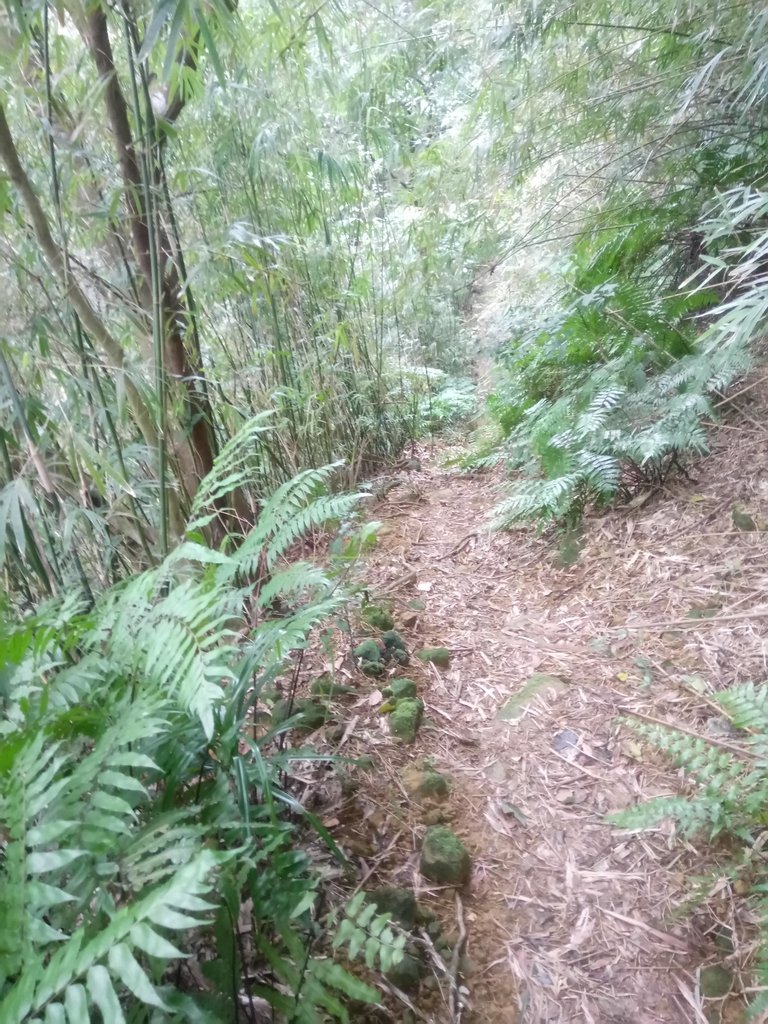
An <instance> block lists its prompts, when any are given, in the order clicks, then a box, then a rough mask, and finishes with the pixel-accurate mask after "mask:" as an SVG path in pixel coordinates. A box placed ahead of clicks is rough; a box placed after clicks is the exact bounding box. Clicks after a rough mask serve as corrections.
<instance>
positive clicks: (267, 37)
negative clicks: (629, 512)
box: [0, 0, 768, 1022]
mask: <svg viewBox="0 0 768 1024" xmlns="http://www.w3.org/2000/svg"><path fill="white" fill-rule="evenodd" d="M2 18H3V20H2V33H0V34H1V35H2V42H0V87H1V95H2V100H0V225H2V242H0V279H1V280H2V288H3V299H4V319H3V324H2V328H1V329H0V409H1V410H2V419H1V420H0V572H1V573H2V583H3V587H2V595H1V597H0V638H1V640H0V643H1V646H0V699H2V701H3V716H2V722H0V737H1V738H2V743H1V744H0V807H1V809H2V813H1V815H0V818H1V819H2V822H3V831H2V843H3V859H2V864H1V868H0V870H1V873H0V903H1V904H2V909H3V917H4V920H5V921H6V922H7V924H6V933H5V936H4V938H3V939H2V940H0V1017H2V1019H3V1020H5V1019H6V1018H7V1019H8V1020H9V1021H11V1020H18V1021H23V1020H38V1019H45V1020H46V1021H48V1020H50V1021H58V1020H64V1019H70V1020H74V1019H77V1020H86V1019H95V1020H97V1019H99V1018H101V1019H103V1020H107V1019H109V1020H117V1021H119V1020H121V1019H130V1020H135V1021H140V1020H150V1019H152V1020H154V1019H166V1018H173V1017H174V1016H175V1017H176V1018H178V1019H185V1020H200V1021H203V1020H231V1019H234V1016H235V1013H236V1012H237V1011H236V1008H237V1007H240V1011H239V1012H243V1013H245V1014H246V1015H247V1016H248V1017H249V1019H250V1018H254V1017H255V1016H256V1010H255V1006H256V1001H258V1000H260V999H265V1000H266V1001H267V1003H268V1004H269V1006H270V1007H271V1008H272V1009H273V1010H274V1012H275V1014H276V1015H277V1017H278V1018H279V1019H285V1020H291V1021H307V1022H313V1021H320V1020H322V1019H326V1018H327V1017H329V1016H330V1017H335V1018H336V1019H339V1020H344V1019H347V1016H348V1007H347V1005H346V1004H347V1003H348V1002H349V1000H355V999H356V1000H361V1001H365V1000H373V999H374V998H375V993H374V992H373V990H372V989H370V988H369V987H368V986H366V985H364V984H363V983H362V982H361V981H359V980H358V979H357V978H356V976H355V975H353V974H350V973H347V972H346V971H345V970H344V969H343V968H342V967H341V965H340V964H339V963H337V962H336V961H335V960H334V959H333V950H334V941H333V935H334V934H335V936H336V942H335V946H336V948H338V947H342V948H343V949H345V950H346V951H347V953H348V955H349V959H351V960H354V959H355V957H356V956H357V955H358V954H359V953H361V952H363V953H364V957H365V961H366V964H367V966H368V968H369V969H373V968H376V969H379V968H381V969H383V970H384V971H388V970H389V969H390V968H391V967H392V966H393V965H395V964H396V961H397V959H398V957H399V956H401V955H402V952H403V948H404V942H403V937H402V936H401V935H400V934H399V933H398V932H396V930H395V929H394V928H393V927H392V926H391V925H390V922H389V921H388V919H387V918H386V915H376V914H374V912H373V911H372V910H371V908H370V907H368V906H367V905H365V904H364V902H363V901H362V899H360V898H355V899H354V900H353V901H352V903H351V904H350V905H349V906H348V907H347V908H346V911H343V910H342V911H339V912H338V913H337V912H336V911H331V909H329V908H327V907H326V906H325V904H324V902H323V900H321V899H320V897H319V896H318V893H319V891H320V888H319V880H318V877H317V874H316V871H315V870H314V869H313V867H312V865H311V863H310V862H309V859H308V857H307V855H306V854H305V853H304V852H302V849H303V847H302V842H301V841H300V839H301V836H303V835H304V832H303V830H304V829H307V828H310V826H311V827H313V828H315V830H316V833H317V834H318V835H320V836H322V837H323V839H324V840H326V841H327V842H329V837H327V835H324V833H323V830H322V826H319V823H318V822H316V821H313V820H312V818H311V815H308V814H307V813H306V812H304V811H303V809H302V808H301V807H300V806H299V805H298V804H297V802H296V800H295V798H294V796H293V794H292V793H291V787H290V784H289V778H288V774H287V773H288V760H289V754H288V752H287V751H286V750H285V748H284V746H283V744H282V743H281V740H280V737H281V736H282V734H283V733H284V732H285V731H286V730H287V729H289V728H291V727H292V726H293V725H296V724H297V721H298V719H297V716H296V715H293V714H292V712H291V710H289V712H288V715H289V717H288V718H287V719H286V720H284V721H282V722H281V723H280V724H279V725H276V726H274V727H271V728H270V731H268V732H267V734H266V735H265V736H261V735H260V733H259V732H258V730H256V729H255V721H256V717H257V708H258V704H259V701H260V700H262V698H263V696H264V695H265V694H266V693H267V692H269V690H270V688H271V687H272V685H273V684H274V683H275V681H276V680H277V679H278V678H279V677H280V675H281V673H283V672H285V671H286V670H287V669H288V668H289V667H290V665H291V664H292V662H291V657H292V653H293V652H297V651H302V650H303V649H304V648H305V647H306V646H307V644H308V643H309V638H310V635H311V634H312V631H313V630H315V629H316V628H320V627H321V626H322V627H325V626H327V625H328V623H331V624H334V623H335V622H336V621H337V618H338V617H339V616H340V615H341V612H342V609H343V605H344V602H345V600H346V596H345V588H344V580H345V576H344V573H345V571H346V569H345V567H346V566H348V564H349V562H350V560H353V559H354V558H356V557H357V556H358V555H359V554H360V553H362V552H363V551H365V550H366V549H367V548H368V547H369V546H370V545H371V544H372V543H373V539H374V528H373V527H372V526H370V525H369V526H368V527H364V526H361V524H360V523H359V522H358V521H357V519H356V515H355V513H356V509H357V506H358V496H356V495H354V494H350V493H349V492H350V491H352V490H354V489H355V488H356V487H357V486H358V484H360V483H361V481H363V480H364V479H365V478H366V477H370V476H376V475H377V474H378V473H379V471H380V470H383V469H385V468H386V466H387V464H388V463H389V462H391V461H393V460H396V459H398V458H399V457H400V455H401V453H402V452H403V450H404V449H405V448H406V446H407V445H408V444H409V443H413V442H414V441H415V440H417V439H418V438H421V437H423V436H425V435H428V434H430V433H435V432H438V431H446V430H448V431H451V430H453V429H454V428H456V427H457V426H459V425H462V424H466V423H467V422H471V421H472V420H474V419H475V418H476V417H477V399H476V388H475V383H474V380H473V370H472V365H471V364H472V360H473V357H474V355H475V351H476V350H475V343H476V341H477V335H478V330H477V324H476V323H475V322H474V320H473V316H474V313H473V310H472V303H473V299H474V298H475V297H476V295H477V293H478V280H479V279H481V278H482V280H483V287H485V286H486V285H487V284H488V283H489V282H490V285H489V288H491V289H495V292H494V294H496V295H497V296H498V295H501V299H500V300H498V299H497V300H496V301H497V304H498V305H499V307H500V315H499V316H498V317H497V318H496V322H495V324H494V330H493V331H492V332H491V333H495V335H496V337H497V338H498V337H499V336H501V342H502V344H501V346H500V349H499V352H498V353H493V355H494V358H495V360H496V366H495V370H494V390H493V393H492V394H491V395H490V396H489V397H488V399H487V412H488V416H489V418H490V420H491V421H492V423H493V426H494V429H493V432H492V435H491V433H489V431H488V430H487V427H486V428H484V430H483V432H482V439H481V440H480V441H479V442H478V444H477V445H476V446H475V450H474V451H473V452H472V453H471V454H470V455H468V456H467V457H466V458H465V459H464V463H465V464H466V465H474V466H482V465H486V464H488V463H489V462H502V463H504V464H505V465H506V466H507V467H508V468H509V470H510V472H511V473H512V474H513V476H514V481H513V483H512V484H511V488H510V493H509V495H508V496H507V498H506V500H505V501H504V502H503V503H502V504H501V505H500V506H499V508H498V509H497V514H496V522H497V525H498V526H499V527H502V528H510V527H516V526H518V525H520V524H526V523H535V524H537V525H538V526H540V527H547V526H552V525H554V526H556V527H562V528H565V529H567V530H569V531H570V530H573V529H574V528H576V527H578V525H579V523H580V521H581V519H582V517H583V516H584V515H585V513H587V512H589V511H592V510H599V509H600V508H604V507H607V506H609V505H611V504H612V503H614V502H616V501H621V500H631V499H632V498H633V497H634V496H638V495H639V496H643V495H646V494H648V493H650V492H652V491H653V489H654V488H656V487H658V486H660V485H661V484H663V483H664V482H665V481H666V480H667V479H668V477H669V475H670V474H673V473H677V472H685V469H686V466H687V464H688V463H689V462H690V461H691V460H693V459H695V458H698V457H700V456H702V455H704V454H705V453H706V451H707V447H708V435H707V428H708V424H709V423H710V422H711V421H712V420H714V419H715V418H716V415H717V411H718V408H719V406H720V404H721V403H722V402H723V398H724V394H725V392H726V390H727V389H728V388H729V387H730V386H731V385H732V384H733V383H734V382H735V381H736V380H737V379H738V378H739V377H740V376H741V375H742V374H744V372H745V371H746V370H747V369H748V368H749V367H750V366H751V365H752V363H753V361H754V360H755V358H756V355H757V354H759V343H760V341H761V334H762V332H763V331H764V324H765V317H766V314H767V313H768V274H767V273H766V269H765V268H766V260H767V259H768V226H767V225H768V185H767V183H766V178H765V167H766V165H767V158H768V135H767V134H766V130H765V114H766V106H767V105H768V92H767V91H766V90H767V89H768V15H766V13H765V12H764V11H762V10H760V9H758V8H757V7H756V6H755V5H750V4H727V5H725V6H723V5H722V4H719V3H718V4H714V3H713V2H712V0H690V2H688V3H686V4H680V3H679V2H677V0H654V2H653V3H651V4H647V5H644V6H643V8H642V10H641V11H640V12H638V11H637V10H636V5H634V7H633V5H632V4H631V3H629V0H620V2H619V3H618V5H617V4H615V3H613V4H611V5H608V4H606V3H605V0H583V2H582V0H580V2H579V3H577V4H575V5H574V4H573V3H567V4H566V3H564V2H562V0H546V2H545V3H539V2H536V3H526V2H523V3H520V4H516V5H511V4H508V3H497V2H495V0H493V2H492V0H481V3H480V4H479V6H478V4H472V5H470V4H467V3H466V2H464V0H435V2H430V3H427V4H417V5H412V4H405V3H402V2H401V0H391V2H390V0H387V2H386V3H384V4H382V5H371V4H370V3H369V2H368V0H335V2H334V3H330V4H321V5H320V6H319V7H318V6H317V5H306V4H301V3H300V4H297V5H275V4H262V5H258V4H251V3H247V2H246V3H242V4H240V5H236V4H232V3H230V2H226V0H201V2H196V3H194V4H192V3H185V2H182V0H169V2H162V3H160V2H154V0H121V3H119V4H116V5H110V4H106V3H104V2H95V3H91V4H88V5H86V6H85V7H83V6H82V5H79V4H76V3H73V2H69V0H64V2H62V3H58V4H56V5H53V4H51V3H49V2H48V0H35V2H33V3H28V4H20V3H18V2H15V0H13V2H10V3H8V4H7V5H6V8H5V12H4V14H3V16H2ZM494 275H495V276H494ZM494 282H501V284H500V285H496V284H494ZM484 300H485V296H484ZM481 354H483V355H487V353H483V352H482V350H481ZM412 461H413V460H412ZM361 489H363V490H364V489H365V487H364V486H361ZM318 531H324V532H325V533H326V534H327V536H328V540H329V544H328V552H329V554H328V559H327V562H328V565H327V567H325V568H323V567H322V566H319V565H317V564H314V563H312V564H309V563H307V562H305V561H302V560H301V559H300V557H299V554H297V552H298V549H299V547H300V543H301V541H302V540H303V539H304V538H306V537H307V536H308V535H311V534H314V533H315V532H318ZM344 628H345V629H346V628H347V627H346V625H345V626H344ZM292 700H293V697H292V696H291V698H290V699H289V701H288V706H289V709H292V708H293V704H292ZM697 756H698V755H697ZM702 756H704V755H703V754H702ZM689 760H690V759H689ZM703 763H704V762H702V764H703ZM707 764H709V762H707ZM710 767H711V766H710ZM716 767H717V766H716ZM707 770H708V771H709V769H707ZM730 770H731V769H730V768H729V767H728V766H727V765H720V766H719V767H717V771H716V772H715V774H714V775H713V776H712V778H716V780H717V787H716V792H715V791H713V792H714V796H715V797H716V799H717V800H718V801H720V803H719V804H718V807H719V809H718V810H717V812H716V815H715V817H714V818H712V817H711V815H712V814H713V813H715V812H714V811H713V810H712V809H711V808H710V811H708V812H707V813H708V814H710V819H708V820H711V821H712V822H715V823H716V824H717V826H718V827H722V828H725V829H730V830H731V831H735V832H738V833H739V834H742V833H744V831H745V829H746V830H748V829H749V828H750V827H751V826H750V824H749V820H743V821H741V823H739V822H738V821H736V818H737V817H738V814H739V813H742V812H744V813H746V811H745V808H744V807H743V806H741V807H739V808H735V807H734V808H731V809H728V807H727V806H726V804H727V801H725V797H724V793H725V791H726V788H727V786H730V785H732V782H729V781H728V780H729V779H730V778H731V776H730V775H729V774H728V773H729V771H730ZM712 771H715V769H714V768H712ZM718 772H719V773H720V774H717V773H718ZM723 773H724V774H723ZM708 778H709V777H708ZM750 778H751V776H750ZM738 781H739V783H741V782H743V779H741V777H740V776H739V780H738ZM710 782H711V780H710ZM710 782H707V785H710ZM754 784H755V787H757V786H758V784H759V783H758V780H757V778H756V777H755V780H754ZM750 785H751V783H750ZM755 792H757V788H756V789H755ZM713 799H714V797H713ZM698 806H699V805H698V804H697V803H696V802H694V803H693V804H690V805H689V806H688V807H687V808H686V809H685V813H687V814H688V815H689V817H690V816H692V817H690V824H691V825H692V826H693V825H694V824H696V823H701V822H702V821H703V820H704V819H703V818H702V817H701V815H699V817H696V815H697V814H698V813H699V812H698V811H697V810H696V808H697V807H698ZM702 806H703V805H702ZM678 810H680V811H681V813H682V809H678ZM703 813H704V812H703V811H702V814H703ZM731 814H733V815H735V817H734V818H733V820H732V819H731V818H730V817H729V815H731ZM329 845H330V846H331V849H332V850H333V847H332V844H330V842H329ZM333 852H334V853H336V852H337V851H335V850H334V851H333ZM246 905H247V906H248V908H249V910H248V914H249V916H250V921H249V923H248V927H247V928H243V927H242V926H241V922H240V918H241V914H242V908H243V906H246ZM337 910H338V908H337ZM17 937H20V938H19V940H18V941H17ZM192 953H194V956H193V957H189V959H190V961H192V960H193V961H194V963H196V964H197V963H199V964H200V972H201V974H200V976H199V977H198V976H193V972H192V970H191V969H190V968H189V967H185V966H184V964H185V962H186V958H187V957H188V955H189V954H192ZM201 979H202V980H201ZM243 1000H245V1001H246V1002H247V1005H246V1006H245V1008H243V1005H242V1004H243Z"/></svg>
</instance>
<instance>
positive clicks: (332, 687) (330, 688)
mask: <svg viewBox="0 0 768 1024" xmlns="http://www.w3.org/2000/svg"><path fill="white" fill-rule="evenodd" d="M309 692H310V693H314V694H315V696H319V697H343V696H344V695H345V694H347V693H354V692H355V690H354V688H353V687H351V686H342V684H341V683H336V682H334V680H333V677H332V676H329V675H327V674H326V675H322V676H319V677H318V678H317V679H316V680H315V681H314V683H312V685H311V686H310V688H309Z"/></svg>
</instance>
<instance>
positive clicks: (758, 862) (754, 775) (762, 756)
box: [611, 683, 768, 1019]
mask: <svg viewBox="0 0 768 1024" xmlns="http://www.w3.org/2000/svg"><path fill="white" fill-rule="evenodd" d="M712 703H713V706H715V707H716V708H717V709H718V710H720V711H721V712H722V716H723V717H722V719H721V720H720V721H721V722H723V721H725V722H727V723H729V725H730V727H731V729H730V732H729V735H730V736H732V738H730V739H729V740H728V742H727V743H721V742H719V741H718V739H717V738H716V737H713V736H712V735H708V734H707V731H705V730H702V731H701V733H700V735H699V736H696V735H692V734H691V733H690V731H688V732H685V733H683V732H679V731H677V730H676V729H675V728H674V726H669V727H667V726H661V725H652V724H648V723H646V722H642V721H639V720H637V719H632V718H631V717H630V718H629V719H628V720H627V722H626V724H627V725H628V726H629V727H630V728H632V730H633V731H634V732H636V733H638V734H639V735H640V737H641V738H642V739H643V740H645V741H646V742H647V743H648V744H649V745H650V746H652V747H654V748H655V749H657V750H660V751H662V752H663V753H664V754H666V755H667V756H668V757H669V758H670V759H671V760H672V761H673V762H674V764H675V765H676V766H677V767H679V768H681V769H682V770H683V773H684V779H685V788H684V789H683V790H682V791H681V792H680V793H679V795H676V796H667V797H656V798H655V799H652V800H649V801H646V802H644V803H641V804H639V805H637V806H635V807H632V808H629V809H627V810H625V811H622V812H621V813H619V814H615V815H613V816H612V818H611V820H612V822H613V823H614V824H615V825H617V826H619V827H621V828H630V829H634V830H638V829H639V830H644V829H654V828H656V827H657V826H658V825H659V824H660V823H661V822H663V821H665V820H667V821H669V820H671V821H672V822H674V824H675V827H676V830H677V833H678V835H679V836H680V838H681V839H682V840H683V841H685V842H686V843H687V844H688V848H689V849H690V848H691V846H694V845H698V846H699V847H700V849H701V850H702V855H703V856H709V853H711V851H712V849H713V848H715V850H716V855H715V857H716V860H717V867H716V868H715V869H714V870H713V872H712V874H711V875H710V876H709V877H707V878H705V879H704V880H703V881H702V882H701V884H700V885H699V890H700V895H699V898H700V899H706V898H707V893H709V892H711V891H712V885H713V883H714V882H715V881H716V880H717V881H718V883H721V882H722V880H723V878H726V879H728V880H729V881H730V882H732V883H735V882H737V881H738V882H740V883H741V886H740V888H741V890H742V891H743V890H744V889H746V891H747V893H748V898H749V901H750V903H751V904H752V911H753V914H752V918H753V920H754V922H755V923H756V925H757V928H758V944H757V950H756V956H755V961H754V964H753V970H754V972H755V975H756V980H755V981H754V982H753V983H751V984H752V987H751V992H752V998H751V1006H750V1019H757V1018H759V1019H762V1017H761V1014H763V1013H764V1012H765V1010H766V1009H768V994H767V993H766V991H765V988H766V985H768V898H767V897H766V894H767V893H768V869H766V864H765V857H764V856H763V853H762V843H763V838H764V835H765V825H766V806H768V770H767V768H766V766H767V765H768V684H765V683H763V684H760V685H756V684H754V683H744V684H740V685H736V686H731V687H729V688H728V689H726V690H723V691H721V692H719V693H714V694H712ZM715 721H717V720H715ZM723 857H726V858H728V859H727V861H726V862H725V863H723V862H722V861H723Z"/></svg>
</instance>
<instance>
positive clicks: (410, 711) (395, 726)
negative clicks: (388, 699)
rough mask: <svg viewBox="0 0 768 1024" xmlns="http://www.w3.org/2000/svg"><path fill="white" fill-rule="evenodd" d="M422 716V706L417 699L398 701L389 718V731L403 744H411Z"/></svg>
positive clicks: (409, 698) (408, 698) (410, 698)
mask: <svg viewBox="0 0 768 1024" xmlns="http://www.w3.org/2000/svg"><path fill="white" fill-rule="evenodd" d="M423 714H424V704H423V702H422V701H420V700H419V699H418V697H417V698H415V699H414V698H412V697H406V699H405V700H399V701H398V702H397V704H396V705H395V707H394V709H393V711H392V713H391V714H390V716H389V731H390V732H391V733H392V735H393V736H396V737H397V738H398V739H399V740H402V741H403V742H404V743H413V741H414V740H415V739H416V733H417V732H418V731H419V726H420V725H421V718H422V715H423Z"/></svg>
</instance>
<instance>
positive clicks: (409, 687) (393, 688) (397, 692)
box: [381, 679, 417, 700]
mask: <svg viewBox="0 0 768 1024" xmlns="http://www.w3.org/2000/svg"><path fill="white" fill-rule="evenodd" d="M381 692H382V693H383V694H384V696H385V697H392V698H393V699H394V700H402V699H403V698H404V697H416V696H417V692H416V683H414V681H413V680H412V679H393V680H392V682H391V683H390V684H389V686H388V687H387V688H386V690H382V691H381Z"/></svg>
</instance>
